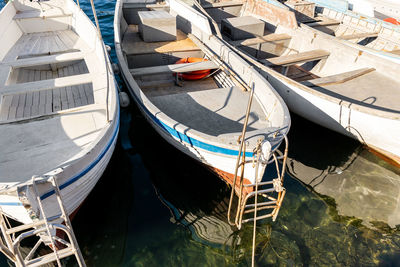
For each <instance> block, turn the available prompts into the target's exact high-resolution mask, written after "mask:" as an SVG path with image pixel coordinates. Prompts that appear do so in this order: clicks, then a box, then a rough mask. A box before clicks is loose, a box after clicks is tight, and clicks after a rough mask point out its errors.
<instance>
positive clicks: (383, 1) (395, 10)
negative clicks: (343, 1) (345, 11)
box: [348, 0, 400, 21]
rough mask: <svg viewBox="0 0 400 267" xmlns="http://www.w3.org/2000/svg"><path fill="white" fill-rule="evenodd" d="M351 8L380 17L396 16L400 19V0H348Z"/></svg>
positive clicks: (395, 17)
mask: <svg viewBox="0 0 400 267" xmlns="http://www.w3.org/2000/svg"><path fill="white" fill-rule="evenodd" d="M348 4H349V9H350V10H352V11H354V12H357V13H360V14H362V15H364V16H369V17H374V18H378V19H382V20H383V19H386V18H394V19H396V20H397V21H400V2H399V1H398V0H348Z"/></svg>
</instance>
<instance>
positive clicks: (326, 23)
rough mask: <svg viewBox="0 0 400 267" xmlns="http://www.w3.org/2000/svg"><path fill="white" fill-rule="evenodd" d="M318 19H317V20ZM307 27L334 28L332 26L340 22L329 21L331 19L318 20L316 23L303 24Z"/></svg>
mask: <svg viewBox="0 0 400 267" xmlns="http://www.w3.org/2000/svg"><path fill="white" fill-rule="evenodd" d="M317 19H318V18H317ZM303 23H304V24H306V25H307V26H310V27H313V28H317V27H324V26H325V27H326V26H334V25H339V24H340V21H338V20H335V19H331V18H324V17H322V18H320V20H317V21H311V22H303Z"/></svg>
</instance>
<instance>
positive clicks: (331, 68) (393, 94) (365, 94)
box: [201, 0, 400, 113]
mask: <svg viewBox="0 0 400 267" xmlns="http://www.w3.org/2000/svg"><path fill="white" fill-rule="evenodd" d="M243 3H244V2H241V1H229V0H226V1H224V0H221V1H219V2H210V1H205V0H203V2H202V3H201V4H202V7H203V9H204V10H205V11H206V12H207V13H208V14H209V15H210V16H211V17H212V18H213V20H214V21H215V22H216V24H217V25H218V27H219V28H220V31H221V34H222V36H223V38H224V39H225V40H226V41H227V42H229V43H230V44H231V45H233V46H234V47H236V48H237V49H240V50H241V51H242V52H245V53H246V54H247V55H248V56H250V57H252V58H253V59H256V60H257V61H258V62H260V63H262V64H264V65H266V66H268V67H270V68H271V69H272V70H274V71H276V72H278V73H280V74H282V75H284V76H286V77H287V78H289V79H290V80H294V81H296V82H298V83H300V84H302V85H305V86H307V87H309V88H310V89H312V90H315V91H318V92H320V93H323V94H326V95H329V96H331V97H334V98H337V99H339V100H340V101H342V100H343V101H347V102H350V103H355V104H358V105H360V106H364V107H368V108H373V109H374V110H376V111H384V112H395V113H399V112H400V106H399V105H398V103H399V101H400V82H399V81H398V80H396V79H395V77H396V76H397V75H396V73H395V72H396V71H395V70H396V69H397V67H396V66H397V64H396V63H393V62H391V61H388V60H384V59H381V58H378V57H376V56H373V55H368V53H363V52H362V51H358V50H357V49H354V48H350V47H348V46H346V45H343V44H341V43H340V42H337V41H334V39H333V38H331V37H329V36H325V37H324V36H320V35H317V34H315V32H314V31H313V30H310V29H309V28H304V27H299V26H298V22H297V20H296V17H295V14H294V12H291V11H289V10H285V9H282V8H278V7H276V6H274V5H271V4H269V3H267V2H266V1H260V0H248V1H246V4H243ZM377 86H378V87H379V90H377Z"/></svg>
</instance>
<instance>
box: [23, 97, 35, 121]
mask: <svg viewBox="0 0 400 267" xmlns="http://www.w3.org/2000/svg"><path fill="white" fill-rule="evenodd" d="M32 103H33V93H32V92H28V93H26V99H25V107H24V114H23V117H24V118H27V117H30V116H31V108H32Z"/></svg>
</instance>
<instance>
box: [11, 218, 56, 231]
mask: <svg viewBox="0 0 400 267" xmlns="http://www.w3.org/2000/svg"><path fill="white" fill-rule="evenodd" d="M58 218H60V216H57V218H56V217H55V218H54V220H55V219H58ZM42 225H46V221H45V220H44V219H42V220H38V221H35V222H32V223H27V224H23V225H19V226H16V227H13V228H10V229H8V230H7V231H6V233H7V234H9V235H10V234H14V233H18V232H21V231H25V230H28V229H30V228H34V227H36V228H37V227H38V226H42Z"/></svg>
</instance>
